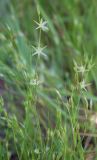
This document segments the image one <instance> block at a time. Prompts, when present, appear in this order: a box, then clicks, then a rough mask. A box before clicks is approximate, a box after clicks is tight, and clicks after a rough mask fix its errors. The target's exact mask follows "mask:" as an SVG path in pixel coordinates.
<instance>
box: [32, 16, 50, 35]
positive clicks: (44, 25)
mask: <svg viewBox="0 0 97 160" xmlns="http://www.w3.org/2000/svg"><path fill="white" fill-rule="evenodd" d="M34 22H35V23H36V24H37V25H38V27H37V28H36V29H41V30H42V31H44V32H46V31H48V27H47V21H43V19H41V20H40V22H39V23H38V22H36V21H34Z"/></svg>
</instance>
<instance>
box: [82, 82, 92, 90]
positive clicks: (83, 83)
mask: <svg viewBox="0 0 97 160" xmlns="http://www.w3.org/2000/svg"><path fill="white" fill-rule="evenodd" d="M89 85H91V84H90V83H88V84H86V83H85V80H83V81H82V82H80V88H81V89H82V90H85V91H87V90H86V87H87V86H89Z"/></svg>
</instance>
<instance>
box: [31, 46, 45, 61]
mask: <svg viewBox="0 0 97 160" xmlns="http://www.w3.org/2000/svg"><path fill="white" fill-rule="evenodd" d="M33 48H34V50H35V52H34V53H33V55H32V56H35V55H38V57H40V56H44V57H45V58H47V55H46V54H45V53H44V49H45V48H46V46H45V47H43V48H41V47H37V48H36V47H33Z"/></svg>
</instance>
